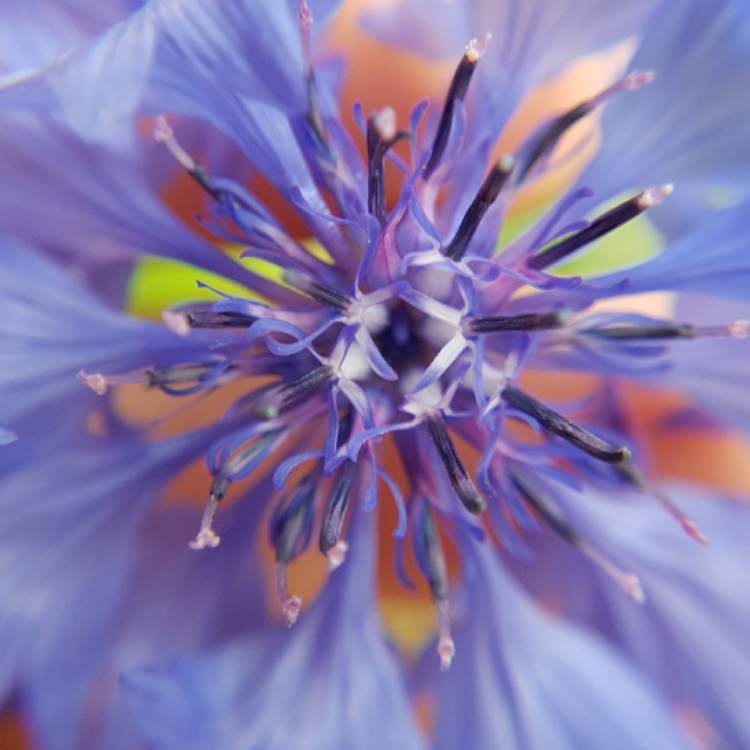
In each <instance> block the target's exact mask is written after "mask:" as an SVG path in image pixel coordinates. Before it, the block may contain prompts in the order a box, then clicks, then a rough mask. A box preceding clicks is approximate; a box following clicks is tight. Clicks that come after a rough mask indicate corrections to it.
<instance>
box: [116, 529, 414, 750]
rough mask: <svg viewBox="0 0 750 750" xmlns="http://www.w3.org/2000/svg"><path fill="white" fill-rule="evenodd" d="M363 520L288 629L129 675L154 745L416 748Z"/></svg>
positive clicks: (278, 749)
mask: <svg viewBox="0 0 750 750" xmlns="http://www.w3.org/2000/svg"><path fill="white" fill-rule="evenodd" d="M362 526H363V527H364V528H362V529H361V530H359V531H358V532H357V533H356V536H355V538H354V540H353V544H352V551H351V554H350V556H349V559H347V561H346V562H345V564H344V566H343V567H342V568H341V569H340V570H338V571H336V572H335V573H333V574H332V577H331V579H330V581H329V583H328V585H327V587H326V589H325V590H324V592H323V594H322V595H321V596H320V597H319V598H318V600H317V601H316V602H315V604H313V605H312V607H311V608H310V609H309V611H307V612H303V613H302V615H301V617H300V621H299V622H298V624H297V625H296V626H295V627H294V629H292V630H291V631H283V630H276V629H274V630H270V631H266V632H264V633H261V634H258V635H255V636H247V637H245V638H242V639H238V640H235V641H234V642H232V643H229V644H228V645H226V646H225V647H224V648H222V649H220V650H216V651H213V652H210V653H208V654H206V655H204V656H201V657H196V658H194V659H183V660H180V661H177V662H175V663H173V664H172V665H171V666H169V667H166V668H148V669H141V670H136V671H133V672H131V673H130V674H128V675H127V676H126V679H125V684H126V687H127V689H128V690H129V692H130V693H131V695H132V702H133V705H134V707H135V711H136V715H137V717H138V719H139V720H140V722H141V725H142V726H143V729H144V732H145V734H146V737H147V739H148V740H149V742H151V743H152V744H153V746H154V747H155V748H175V749H176V748H184V749H185V750H190V749H191V748H196V749H197V748H203V747H221V748H226V749H227V750H235V749H236V750H240V749H242V750H247V749H248V748H258V750H260V749H261V748H262V749H263V750H288V748H295V750H344V748H346V749H347V750H369V749H370V748H371V749H372V750H376V749H377V750H381V749H384V750H389V749H391V748H392V749H393V750H396V749H398V750H401V749H402V748H403V749H404V750H409V749H410V748H420V747H422V744H421V741H420V740H419V737H418V734H417V732H416V729H415V727H414V725H413V722H412V718H411V714H410V710H409V704H408V700H407V698H406V694H405V691H404V688H403V686H402V685H401V683H400V680H399V677H398V674H397V671H396V668H395V665H394V664H393V662H392V657H391V655H390V654H389V652H388V651H387V649H386V648H385V646H384V644H383V642H382V640H381V636H380V632H379V628H378V623H377V617H376V615H375V611H374V608H373V601H374V600H373V589H372V583H371V576H372V568H371V565H372V560H373V557H372V554H373V549H372V546H373V539H372V537H371V536H370V533H371V532H372V529H371V528H370V527H369V524H366V523H362ZM261 675H262V678H260V676H261ZM280 696H281V697H282V698H283V699H282V700H279V697H280Z"/></svg>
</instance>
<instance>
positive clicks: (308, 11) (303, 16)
mask: <svg viewBox="0 0 750 750" xmlns="http://www.w3.org/2000/svg"><path fill="white" fill-rule="evenodd" d="M314 20H315V19H314V17H313V12H312V8H311V7H310V3H308V2H307V0H300V4H299V23H300V26H301V27H302V28H303V29H310V28H312V25H313V22H314Z"/></svg>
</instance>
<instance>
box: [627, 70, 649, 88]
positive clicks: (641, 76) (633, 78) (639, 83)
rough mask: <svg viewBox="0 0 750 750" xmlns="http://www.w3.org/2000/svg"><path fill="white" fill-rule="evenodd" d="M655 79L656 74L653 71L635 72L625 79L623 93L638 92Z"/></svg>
mask: <svg viewBox="0 0 750 750" xmlns="http://www.w3.org/2000/svg"><path fill="white" fill-rule="evenodd" d="M655 77H656V74H655V73H654V71H653V70H635V71H633V72H632V73H630V74H628V75H627V76H625V78H624V79H623V81H622V88H623V91H638V89H640V88H643V87H644V86H647V85H648V84H649V83H651V82H652V81H653V80H654V78H655Z"/></svg>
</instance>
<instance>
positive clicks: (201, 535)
mask: <svg viewBox="0 0 750 750" xmlns="http://www.w3.org/2000/svg"><path fill="white" fill-rule="evenodd" d="M220 541H221V537H220V536H219V535H218V534H217V533H216V532H215V531H214V530H213V529H210V528H207V529H201V530H200V531H199V532H198V536H196V537H195V539H193V541H192V542H189V543H188V547H190V549H194V550H201V549H206V548H209V549H214V548H216V547H218V546H219V542H220Z"/></svg>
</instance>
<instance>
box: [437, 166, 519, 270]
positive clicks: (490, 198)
mask: <svg viewBox="0 0 750 750" xmlns="http://www.w3.org/2000/svg"><path fill="white" fill-rule="evenodd" d="M514 165H515V162H514V160H513V157H511V156H503V157H501V158H500V159H499V160H498V161H497V163H496V164H495V166H494V167H493V168H492V169H491V170H490V172H489V174H488V175H487V177H486V178H485V180H484V182H483V183H482V186H481V187H480V188H479V192H478V193H477V194H476V197H475V198H474V200H473V201H472V202H471V205H470V206H469V208H468V209H467V211H466V213H465V214H464V218H463V219H462V220H461V224H460V226H459V227H458V230H457V231H456V234H455V236H454V237H453V239H452V240H451V241H450V242H449V243H448V245H447V246H446V248H445V255H446V256H447V257H449V258H452V259H453V260H457V261H458V260H461V258H462V257H463V255H464V253H465V252H466V248H467V247H468V245H469V242H471V239H472V237H474V234H475V233H476V231H477V229H478V228H479V223H480V222H481V221H482V219H483V218H484V215H485V214H486V213H487V211H488V210H489V208H490V206H491V205H492V204H493V203H494V202H495V201H496V200H497V197H498V196H499V195H500V192H501V191H502V189H503V186H504V185H505V184H506V183H507V182H508V178H509V177H510V175H511V174H512V172H513V168H514Z"/></svg>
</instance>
